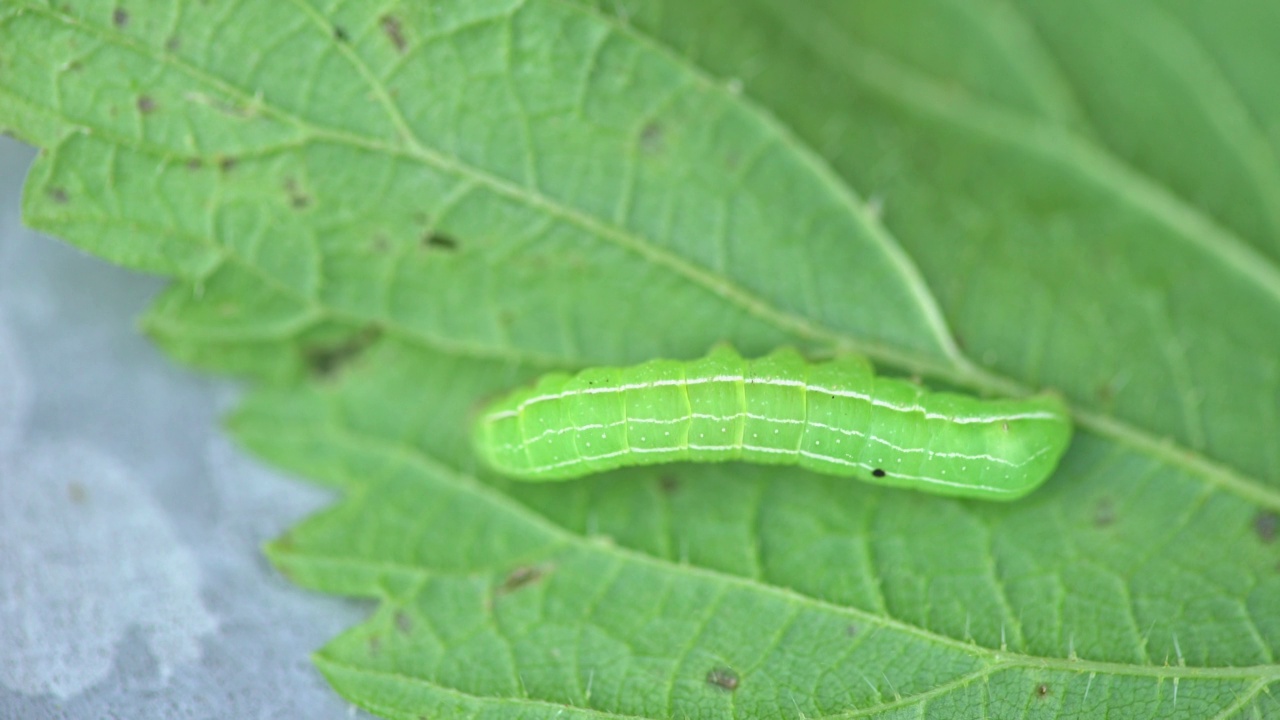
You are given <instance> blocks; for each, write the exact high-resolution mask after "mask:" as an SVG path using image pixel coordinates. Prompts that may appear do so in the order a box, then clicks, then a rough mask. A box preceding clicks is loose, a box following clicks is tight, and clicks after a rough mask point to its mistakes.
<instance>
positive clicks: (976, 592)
mask: <svg viewBox="0 0 1280 720" xmlns="http://www.w3.org/2000/svg"><path fill="white" fill-rule="evenodd" d="M1277 36H1280V10H1277V7H1276V5H1275V4H1274V3H1272V2H1270V1H1269V0H1229V1H1228V2H1222V3H1212V4H1205V3H1196V2H1193V1H1192V0H1165V1H1163V2H1156V1H1155V0H1132V1H1130V2H1124V3H1114V2H1109V1H1107V0H1085V1H1084V2H1073V3H1061V2H1051V1H1050V0H977V1H974V2H964V3H960V2H953V1H951V0H920V1H919V2H915V3H909V4H904V3H900V2H895V1H893V0H868V1H864V2H858V3H842V2H837V1H836V0H830V1H827V2H818V1H815V2H807V3H783V2H779V1H777V0H772V1H770V0H749V1H747V2H743V1H742V0H700V1H699V2H686V1H679V2H677V1H676V0H652V1H651V2H645V3H630V2H615V1H614V0H609V1H608V2H605V1H603V0H601V1H600V2H589V1H588V0H502V1H496V0H435V1H431V2H427V1H425V0H424V1H423V2H417V3H399V4H397V3H376V4H375V3H371V2H365V1H364V0H346V2H340V3H333V2H331V3H320V2H308V1H307V0H291V1H290V2H273V3H232V4H226V3H206V2H178V3H160V2H140V1H132V2H131V1H128V0H122V1H121V2H120V3H118V4H115V5H112V4H104V3H96V2H74V1H72V2H57V3H39V2H31V1H26V0H2V1H0V127H2V128H7V129H8V130H10V131H11V132H13V133H14V134H16V135H18V136H20V137H23V138H25V139H28V140H30V141H31V142H33V143H36V144H39V145H41V146H42V147H43V148H45V151H46V152H45V153H44V154H43V155H42V156H41V159H40V160H39V162H38V163H37V165H36V167H35V168H34V170H33V171H32V175H31V179H30V182H29V185H28V189H27V194H26V215H27V218H28V221H29V222H30V223H31V224H32V225H34V226H36V227H38V228H40V229H43V230H45V231H48V232H50V233H53V234H56V235H59V236H61V237H64V238H67V239H68V240H70V241H71V242H73V243H75V244H77V245H79V246H80V247H83V248H85V249H87V250H89V251H91V252H94V253H96V254H98V255H101V256H103V257H106V258H108V259H110V260H112V261H115V262H118V263H121V264H124V265H127V266H130V267H134V268H139V269H143V270H147V271H152V272H157V273H164V274H167V275H171V276H173V278H174V283H173V285H172V287H171V289H170V290H169V292H168V293H167V294H166V295H165V296H164V297H162V298H161V299H160V300H159V301H158V302H157V304H156V305H155V307H154V309H153V310H152V312H151V313H150V314H149V316H148V317H147V319H146V323H147V327H148V328H149V329H150V331H151V332H152V333H153V334H154V335H155V336H156V338H157V340H158V341H159V342H161V343H162V344H163V345H164V346H165V347H166V348H167V349H168V350H169V351H171V352H172V353H173V354H174V355H175V356H177V357H179V358H182V359H184V360H186V361H188V362H192V363H194V364H197V365H199V366H201V367H206V368H210V369H214V370H217V371H221V372H230V373H236V374H239V375H242V376H246V377H250V378H254V379H255V380H256V384H255V387H256V388H257V389H256V390H255V391H254V392H253V394H251V395H250V396H249V398H248V400H247V401H246V403H245V405H244V407H243V408H242V409H241V410H240V411H239V412H238V413H237V414H236V415H235V417H234V418H233V420H232V423H231V424H232V428H233V431H234V432H235V434H236V435H237V436H238V437H239V438H240V439H241V440H242V441H243V442H244V443H245V444H246V445H247V446H248V447H250V448H252V449H254V450H255V451H257V452H258V453H260V454H261V455H262V456H264V457H266V458H268V459H270V460H271V461H273V462H275V463H277V464H278V465H280V466H282V467H285V468H288V469H291V470H293V471H296V472H299V473H301V474H303V475H305V476H308V477H310V478H313V479H315V480H316V481H319V482H324V483H328V484H331V485H333V486H336V487H339V488H342V489H343V490H344V491H345V495H344V499H343V501H342V502H340V503H338V504H337V505H335V506H334V507H333V508H332V509H330V510H328V511H327V512H324V513H322V514H320V515H318V516H316V517H313V518H311V519H309V520H307V521H306V522H304V523H302V524H301V525H299V526H298V527H297V528H295V529H294V530H292V531H291V532H289V533H288V534H287V535H286V536H285V537H283V538H281V539H279V540H278V541H277V542H275V543H274V544H273V545H272V546H271V547H270V549H269V554H270V556H271V558H272V559H273V560H274V561H275V562H276V564H277V565H278V566H279V567H280V568H281V570H282V571H283V572H284V573H286V574H287V575H288V576H289V577H291V578H293V579H294V580H295V581H296V582H298V583H299V584H302V585H304V586H306V587H310V588H315V589H317V590H320V591H323V592H330V593H340V594H347V595H357V596H366V597H372V598H376V599H378V600H379V601H380V602H379V605H378V610H377V611H376V613H375V614H374V615H373V617H372V618H370V620H369V621H368V622H367V623H365V624H363V625H361V626H359V627H357V628H354V629H352V630H351V631H349V632H348V633H346V634H344V635H343V636H341V637H339V638H337V639H335V640H334V641H333V642H332V643H331V644H330V645H328V646H327V647H325V648H324V649H323V650H321V651H320V652H319V653H318V654H317V656H316V662H317V664H318V665H319V666H320V669H321V670H322V671H323V672H324V673H325V674H326V675H327V677H328V678H329V679H330V681H331V682H332V683H333V685H334V686H335V687H336V688H337V690H338V691H339V692H341V693H342V694H343V695H344V696H346V697H348V698H350V699H351V700H352V701H353V702H355V703H357V704H359V705H360V706H362V707H365V708H367V709H369V710H371V711H373V712H375V713H378V714H381V715H383V716H386V717H389V718H418V717H453V716H473V717H480V716H483V717H506V716H520V717H548V718H550V717H601V716H606V717H610V716H629V717H654V718H658V717H687V718H713V717H743V718H747V717H793V718H801V717H805V718H816V717H872V716H874V717H883V718H896V717H936V718H951V717H956V718H959V717H963V718H971V717H991V718H1007V717H1014V716H1019V717H1021V716H1032V717H1042V716H1043V717H1081V718H1085V717H1101V716H1104V715H1105V716H1106V717H1112V718H1129V717H1133V718H1137V717H1185V718H1206V717H1216V718H1224V719H1225V718H1242V719H1243V718H1260V717H1280V699H1277V698H1278V697H1280V696H1278V695H1277V693H1276V690H1275V687H1276V686H1277V684H1278V683H1280V663H1278V662H1277V659H1276V656H1277V653H1278V652H1280V542H1277V533H1278V532H1280V531H1278V530H1277V527H1278V526H1280V442H1276V438H1277V437H1280V359H1278V357H1277V353H1276V348H1280V133H1278V132H1277V130H1276V128H1277V127H1280V95H1277V94H1276V93H1275V91H1274V83H1275V78H1276V77H1277V76H1280V45H1277V44H1276V43H1275V38H1276V37H1277ZM721 341H729V342H731V343H733V344H734V345H735V346H737V347H738V348H740V349H742V350H743V352H744V353H746V354H748V355H758V354H761V353H763V352H765V351H767V350H769V349H771V348H773V347H776V346H778V345H783V344H792V345H796V346H798V347H800V348H802V349H803V350H805V351H807V352H809V353H810V354H813V355H829V354H833V353H840V352H847V351H855V352H860V353H863V354H866V355H867V356H869V357H870V358H871V359H872V360H873V361H875V362H876V363H877V364H878V365H880V366H881V369H882V370H887V371H891V372H892V371H897V372H900V373H905V374H909V375H919V376H922V377H923V378H924V379H925V380H926V381H928V382H930V383H932V384H936V385H940V386H948V387H960V388H963V389H966V390H968V391H970V392H974V393H977V394H984V395H995V396H1001V395H1005V396H1013V395H1020V394H1023V393H1026V392H1030V391H1033V390H1037V389H1040V388H1054V389H1057V390H1059V391H1061V392H1062V393H1063V394H1064V395H1065V396H1066V397H1067V398H1068V399H1069V400H1070V402H1071V404H1072V408H1073V413H1074V415H1075V419H1076V422H1077V425H1078V432H1077V434H1076V436H1075V439H1074V440H1073V443H1072V446H1071V448H1070V450H1069V451H1068V453H1067V455H1066V457H1065V459H1064V461H1063V464H1062V466H1061V468H1060V469H1059V471H1058V472H1057V473H1056V474H1055V475H1054V477H1052V478H1051V479H1050V480H1049V482H1048V483H1047V484H1046V485H1045V486H1044V487H1043V488H1042V489H1040V490H1038V491H1036V492H1035V493H1033V494H1032V495H1030V496H1028V497H1027V498H1026V499H1024V500H1021V501H1018V502H1016V503H1011V504H1007V505H997V504H993V503H985V502H980V501H959V500H952V499H946V498H940V497H931V496H927V495H922V494H919V493H911V492H906V491H895V490H890V489H886V488H880V487H876V486H873V485H869V484H865V483H859V482H856V481H852V480H847V479H837V478H827V477H819V476H816V475H812V474H809V473H806V472H804V471H801V470H798V469H795V468H784V467H759V466H750V465H741V464H726V465H703V466H693V465H676V466H658V467H649V468H630V469H628V470H624V471H618V472H614V473H610V474H607V475H604V476H598V477H593V478H587V479H583V480H578V481H572V482H566V483H562V484H555V483H549V484H521V483H516V482H512V481H509V480H505V479H503V478H500V477H495V476H492V475H491V474H489V473H488V472H486V471H484V470H482V469H481V468H480V467H479V465H478V463H477V462H476V459H475V457H474V455H473V453H472V450H471V447H470V444H469V440H468V435H469V423H470V420H471V418H472V417H473V415H474V413H475V412H476V409H477V408H478V407H480V406H481V405H482V404H483V402H484V401H486V400H487V399H490V398H492V397H495V396H496V395H498V394H500V393H503V392H505V391H508V390H510V389H511V388H512V387H515V386H517V385H519V384H520V383H522V382H525V381H527V380H529V379H531V378H533V377H535V376H536V375H537V374H539V373H541V372H544V371H547V370H550V369H572V368H577V367H581V366H584V365H591V364H598V363H609V364H626V363H633V362H639V361H642V360H645V359H648V358H651V357H657V356H666V357H672V358H677V359H687V358H693V357H697V356H699V355H702V354H703V353H705V352H706V351H707V349H708V348H709V347H710V346H712V345H713V344H714V343H716V342H721Z"/></svg>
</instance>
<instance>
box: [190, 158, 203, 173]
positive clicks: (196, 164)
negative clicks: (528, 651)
mask: <svg viewBox="0 0 1280 720" xmlns="http://www.w3.org/2000/svg"><path fill="white" fill-rule="evenodd" d="M202 167H204V161H203V160H201V159H200V158H187V169H188V170H193V171H194V170H199V169H200V168H202Z"/></svg>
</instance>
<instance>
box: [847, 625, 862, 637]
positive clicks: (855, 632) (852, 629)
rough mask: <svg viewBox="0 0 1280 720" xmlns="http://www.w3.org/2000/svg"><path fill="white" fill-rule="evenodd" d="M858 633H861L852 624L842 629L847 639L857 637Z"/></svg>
mask: <svg viewBox="0 0 1280 720" xmlns="http://www.w3.org/2000/svg"><path fill="white" fill-rule="evenodd" d="M859 632H861V630H859V629H858V626H857V625H854V624H853V623H849V624H848V625H846V626H845V628H844V634H845V635H847V636H849V637H857V636H858V633H859Z"/></svg>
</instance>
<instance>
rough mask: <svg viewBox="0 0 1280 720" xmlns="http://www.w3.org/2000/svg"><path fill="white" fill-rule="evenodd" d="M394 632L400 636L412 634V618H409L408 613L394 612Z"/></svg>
mask: <svg viewBox="0 0 1280 720" xmlns="http://www.w3.org/2000/svg"><path fill="white" fill-rule="evenodd" d="M396 630H398V631H399V632H400V634H402V635H408V634H410V633H412V632H413V618H411V617H409V613H407V612H405V611H403V610H400V611H398V612H396Z"/></svg>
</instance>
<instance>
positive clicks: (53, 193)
mask: <svg viewBox="0 0 1280 720" xmlns="http://www.w3.org/2000/svg"><path fill="white" fill-rule="evenodd" d="M49 199H50V200H52V201H54V202H56V203H58V204H59V205H66V204H67V203H68V202H71V196H70V195H67V191H66V190H64V189H62V188H60V187H55V188H49Z"/></svg>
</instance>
